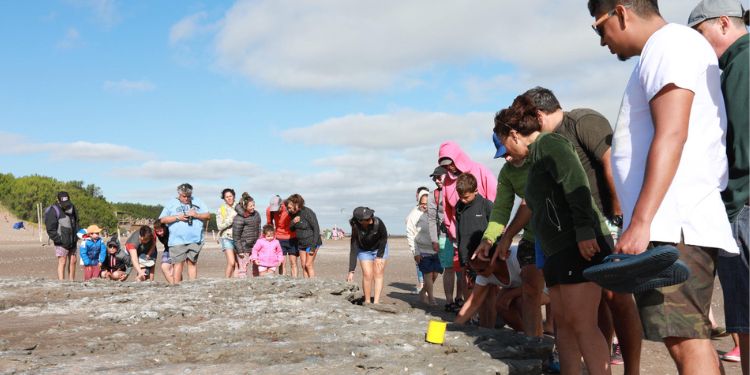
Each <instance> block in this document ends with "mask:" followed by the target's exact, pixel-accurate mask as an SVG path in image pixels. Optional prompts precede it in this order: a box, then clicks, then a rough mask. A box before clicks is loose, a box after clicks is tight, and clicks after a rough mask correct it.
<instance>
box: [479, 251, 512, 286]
mask: <svg viewBox="0 0 750 375" xmlns="http://www.w3.org/2000/svg"><path fill="white" fill-rule="evenodd" d="M505 264H507V265H508V276H510V280H508V283H507V284H503V283H502V282H500V280H498V278H497V277H495V275H493V274H490V276H488V277H484V276H482V275H477V280H476V284H477V285H480V286H485V285H487V284H494V285H497V286H500V287H503V288H509V289H510V288H518V287H519V286H521V264H520V263H518V246H515V245H514V246H511V247H510V254H509V255H508V259H507V260H506V261H505Z"/></svg>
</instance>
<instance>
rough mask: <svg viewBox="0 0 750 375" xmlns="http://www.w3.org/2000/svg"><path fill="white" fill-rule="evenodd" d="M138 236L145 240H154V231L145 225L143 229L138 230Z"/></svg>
mask: <svg viewBox="0 0 750 375" xmlns="http://www.w3.org/2000/svg"><path fill="white" fill-rule="evenodd" d="M138 234H139V235H140V236H141V237H143V238H153V237H154V230H153V229H151V227H150V226H148V225H144V226H142V227H141V229H140V230H138Z"/></svg>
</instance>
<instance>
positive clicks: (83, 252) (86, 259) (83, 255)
mask: <svg viewBox="0 0 750 375" xmlns="http://www.w3.org/2000/svg"><path fill="white" fill-rule="evenodd" d="M87 242H88V241H83V243H82V244H81V251H80V253H81V260H83V265H84V266H88V265H89V264H90V263H91V259H89V254H88V251H86V243H87Z"/></svg>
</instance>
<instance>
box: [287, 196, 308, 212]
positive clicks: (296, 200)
mask: <svg viewBox="0 0 750 375" xmlns="http://www.w3.org/2000/svg"><path fill="white" fill-rule="evenodd" d="M286 201H287V202H292V203H294V204H296V205H298V206H299V208H302V207H305V198H302V196H301V195H299V194H297V193H295V194H292V195H290V196H289V198H287V199H286Z"/></svg>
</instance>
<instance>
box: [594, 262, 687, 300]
mask: <svg viewBox="0 0 750 375" xmlns="http://www.w3.org/2000/svg"><path fill="white" fill-rule="evenodd" d="M688 277H690V269H689V268H687V266H686V265H685V263H683V262H682V261H681V260H677V261H675V262H674V263H672V265H671V266H669V267H667V268H665V269H664V270H662V271H661V272H659V273H658V274H656V275H654V276H650V277H649V276H639V277H634V278H632V279H630V280H626V281H623V282H619V283H612V284H601V286H602V288H605V289H609V290H611V291H613V292H617V293H643V292H645V291H647V290H651V289H656V288H663V287H667V286H671V285H677V284H681V283H683V282H685V280H687V279H688Z"/></svg>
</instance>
